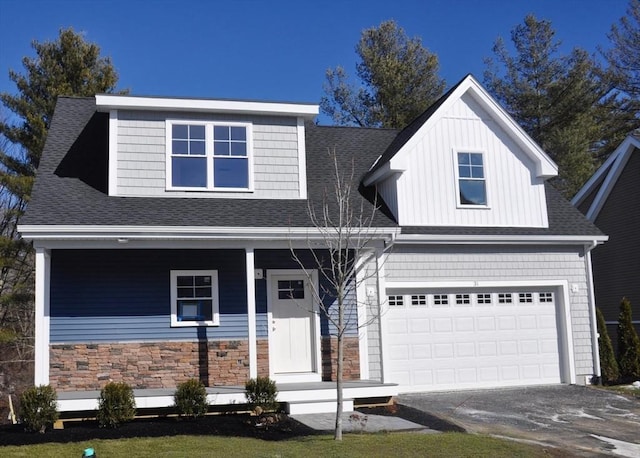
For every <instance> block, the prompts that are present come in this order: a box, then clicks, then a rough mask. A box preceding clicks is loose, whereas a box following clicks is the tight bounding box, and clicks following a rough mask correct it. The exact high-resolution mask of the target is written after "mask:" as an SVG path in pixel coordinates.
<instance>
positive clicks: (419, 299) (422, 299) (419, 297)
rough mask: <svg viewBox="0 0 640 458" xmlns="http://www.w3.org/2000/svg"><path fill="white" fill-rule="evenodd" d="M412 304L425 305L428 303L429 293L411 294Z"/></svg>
mask: <svg viewBox="0 0 640 458" xmlns="http://www.w3.org/2000/svg"><path fill="white" fill-rule="evenodd" d="M411 305H414V306H425V305H427V295H426V294H414V295H413V296H411Z"/></svg>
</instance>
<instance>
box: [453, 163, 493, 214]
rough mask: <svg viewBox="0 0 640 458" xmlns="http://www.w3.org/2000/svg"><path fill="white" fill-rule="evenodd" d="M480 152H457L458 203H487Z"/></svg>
mask: <svg viewBox="0 0 640 458" xmlns="http://www.w3.org/2000/svg"><path fill="white" fill-rule="evenodd" d="M484 172H485V171H484V160H483V157H482V153H458V189H459V198H460V205H484V206H486V205H487V187H486V181H485V173H484Z"/></svg>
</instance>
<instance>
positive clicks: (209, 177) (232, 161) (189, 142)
mask: <svg viewBox="0 0 640 458" xmlns="http://www.w3.org/2000/svg"><path fill="white" fill-rule="evenodd" d="M250 158H251V124H248V123H217V122H216V123H213V122H200V123H198V122H193V123H191V122H182V121H167V188H169V189H175V190H240V191H242V190H250V188H251V175H250V173H251V164H250Z"/></svg>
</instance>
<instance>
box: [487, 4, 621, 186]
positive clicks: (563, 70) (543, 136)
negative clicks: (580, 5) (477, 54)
mask: <svg viewBox="0 0 640 458" xmlns="http://www.w3.org/2000/svg"><path fill="white" fill-rule="evenodd" d="M511 41H512V42H513V45H514V48H515V55H511V53H510V52H509V50H508V49H507V46H506V45H505V43H504V41H503V40H502V39H498V40H497V41H496V43H495V46H494V48H493V51H494V53H495V56H496V60H497V62H496V61H494V60H493V59H486V64H487V70H486V71H485V74H484V81H485V84H486V85H487V87H488V89H489V91H490V92H492V93H493V95H494V96H495V97H496V99H497V100H498V101H499V102H500V103H501V104H502V105H503V106H504V107H505V108H506V110H507V111H508V112H509V113H510V114H511V116H513V118H514V119H515V120H516V121H517V122H518V123H519V124H520V125H521V126H522V127H523V128H524V130H525V131H526V132H527V133H528V134H529V135H530V136H531V137H532V138H533V139H534V140H535V141H536V142H537V143H538V144H539V145H540V146H541V147H542V148H543V149H544V150H545V151H546V152H547V153H548V154H549V155H550V156H551V158H552V159H553V160H554V161H555V162H556V163H557V164H558V167H559V177H558V178H557V179H556V180H555V183H554V184H555V185H556V186H557V187H558V188H559V189H560V190H561V191H562V192H563V193H564V194H565V196H567V197H570V196H573V194H575V192H576V191H577V190H578V189H579V188H580V187H581V186H582V184H583V183H584V182H585V181H586V180H587V179H588V178H589V177H590V176H591V175H592V174H593V172H594V171H595V168H596V167H597V166H598V165H599V162H600V160H601V159H602V157H603V156H606V155H608V154H609V153H610V152H611V151H613V149H614V148H615V147H616V146H617V145H618V143H619V142H620V141H621V140H622V138H624V136H625V135H626V134H627V133H628V131H629V130H630V128H631V127H630V125H629V123H628V122H625V121H623V120H622V116H621V107H620V103H619V101H618V98H617V95H618V94H617V93H616V92H615V91H614V90H613V79H612V76H611V75H610V74H609V73H607V72H605V71H604V70H603V69H602V68H600V67H599V66H598V65H597V63H596V62H595V60H594V59H593V58H591V57H590V56H589V55H588V54H587V53H586V52H585V51H583V50H581V49H574V50H573V51H572V52H571V53H570V54H569V55H566V56H561V55H559V47H560V42H559V41H557V40H556V39H555V31H554V30H553V28H552V26H551V23H550V22H549V21H546V20H537V19H536V18H535V17H534V16H532V15H528V16H527V17H526V18H525V20H524V23H523V24H520V25H518V26H516V27H515V28H514V29H513V31H512V32H511ZM498 64H499V65H498Z"/></svg>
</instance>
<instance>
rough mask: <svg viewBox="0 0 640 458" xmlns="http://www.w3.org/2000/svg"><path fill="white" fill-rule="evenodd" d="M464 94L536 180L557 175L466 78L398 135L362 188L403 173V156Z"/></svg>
mask: <svg viewBox="0 0 640 458" xmlns="http://www.w3.org/2000/svg"><path fill="white" fill-rule="evenodd" d="M465 94H469V95H470V96H471V97H472V98H473V99H474V100H475V101H476V102H477V103H478V104H479V105H480V106H481V107H482V108H483V109H484V110H485V111H486V112H487V113H488V114H489V116H490V117H491V118H492V119H493V120H494V121H495V122H496V123H497V124H498V126H500V127H501V128H502V129H504V131H505V132H506V133H507V134H508V135H509V136H510V138H511V139H512V140H513V141H514V142H515V143H516V144H517V145H518V146H520V147H521V148H522V150H523V151H524V152H525V154H526V155H527V156H528V157H529V158H530V159H531V160H532V161H533V163H534V165H535V175H536V177H539V178H550V177H553V176H556V175H557V174H558V167H557V166H556V164H555V163H554V162H553V161H552V160H551V158H550V157H549V156H547V154H546V153H545V152H544V151H543V150H542V149H541V148H540V146H538V145H537V144H536V143H535V142H534V141H533V139H532V138H531V137H529V135H527V133H526V132H525V131H524V130H523V129H522V128H521V127H520V126H519V125H518V123H516V122H515V120H514V119H513V118H512V117H511V116H510V115H509V114H508V113H507V112H506V111H505V110H504V109H503V108H502V107H501V106H500V105H499V104H498V103H497V102H496V101H495V99H493V97H491V96H490V95H489V93H488V92H487V91H486V90H485V89H484V88H483V87H482V86H481V85H480V83H478V82H477V81H476V79H475V78H474V77H473V76H472V75H467V76H466V77H465V78H463V79H462V80H461V81H460V82H459V83H458V84H456V85H455V86H454V87H452V88H451V89H450V90H449V91H448V92H447V93H446V94H444V95H443V96H442V97H441V98H440V99H439V100H438V101H436V102H435V103H434V104H433V105H432V106H431V107H429V108H428V109H427V110H426V111H425V112H424V113H422V114H421V115H420V116H418V117H417V118H416V119H415V120H414V121H413V122H412V123H411V124H409V125H408V126H407V127H406V128H405V129H403V130H402V132H400V134H398V136H397V137H396V139H395V140H394V141H393V142H392V143H391V145H389V147H388V148H387V150H386V151H385V152H384V153H383V154H382V156H380V158H379V159H378V160H377V161H376V163H375V164H374V165H373V166H372V168H371V170H370V171H369V173H368V174H367V175H366V176H365V179H364V184H365V185H366V186H369V185H372V184H375V183H379V182H381V181H383V180H384V179H386V178H387V177H388V176H390V175H391V174H393V173H395V172H402V171H403V170H404V166H403V164H402V162H403V161H402V156H403V153H404V152H405V151H407V150H410V149H411V148H413V146H414V144H415V143H416V142H418V141H419V139H420V138H421V137H422V136H424V135H425V134H426V133H427V132H428V131H429V130H430V129H431V128H432V127H433V126H434V125H435V124H436V123H437V122H438V121H439V120H440V119H441V118H442V117H443V115H444V114H445V113H446V112H447V111H448V109H449V108H451V106H452V105H453V104H454V103H455V102H456V101H457V100H459V99H460V98H461V97H463V95H465Z"/></svg>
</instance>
